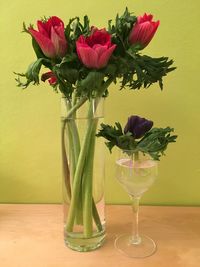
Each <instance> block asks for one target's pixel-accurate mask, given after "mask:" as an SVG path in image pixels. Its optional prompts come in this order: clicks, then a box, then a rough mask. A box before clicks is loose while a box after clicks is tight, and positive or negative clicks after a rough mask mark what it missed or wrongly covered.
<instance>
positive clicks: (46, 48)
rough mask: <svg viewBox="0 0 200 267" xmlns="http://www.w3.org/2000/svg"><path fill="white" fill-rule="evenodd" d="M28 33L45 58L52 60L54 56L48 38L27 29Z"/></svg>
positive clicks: (53, 50) (52, 47) (54, 52)
mask: <svg viewBox="0 0 200 267" xmlns="http://www.w3.org/2000/svg"><path fill="white" fill-rule="evenodd" d="M28 31H29V32H30V34H31V35H32V36H33V37H34V39H35V40H36V42H37V43H38V45H39V46H40V48H41V49H42V52H43V53H44V54H45V56H47V57H50V58H54V57H55V56H56V51H55V48H54V45H53V43H52V42H51V40H50V39H49V38H47V37H46V36H44V35H43V34H41V33H39V32H37V31H36V30H34V29H31V28H29V29H28Z"/></svg>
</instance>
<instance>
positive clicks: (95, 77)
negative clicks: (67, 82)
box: [77, 71, 104, 97]
mask: <svg viewBox="0 0 200 267" xmlns="http://www.w3.org/2000/svg"><path fill="white" fill-rule="evenodd" d="M103 79H104V74H103V73H101V72H98V71H90V72H89V73H88V75H87V76H86V78H84V79H81V80H79V81H78V83H77V91H78V94H80V95H83V94H85V95H87V96H88V97H92V96H95V95H96V94H98V90H99V91H100V88H101V87H102V85H103Z"/></svg>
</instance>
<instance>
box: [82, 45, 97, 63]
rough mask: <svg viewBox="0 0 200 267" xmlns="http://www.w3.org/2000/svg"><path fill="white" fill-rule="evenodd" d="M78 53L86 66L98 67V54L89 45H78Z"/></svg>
mask: <svg viewBox="0 0 200 267" xmlns="http://www.w3.org/2000/svg"><path fill="white" fill-rule="evenodd" d="M78 55H79V58H80V59H81V61H82V63H83V64H84V65H85V66H86V67H88V68H98V55H97V53H96V52H95V50H93V49H92V48H91V47H81V46H79V48H78Z"/></svg>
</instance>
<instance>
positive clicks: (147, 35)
mask: <svg viewBox="0 0 200 267" xmlns="http://www.w3.org/2000/svg"><path fill="white" fill-rule="evenodd" d="M152 19H153V15H151V14H149V15H147V14H146V13H144V15H143V16H139V17H138V18H137V22H136V24H135V25H134V26H133V28H132V30H131V33H130V35H129V41H130V43H131V44H139V45H141V47H142V48H144V47H145V46H147V45H148V44H149V42H150V41H151V39H152V38H153V36H154V34H155V32H156V30H157V28H158V26H159V24H160V21H159V20H158V21H156V22H155V21H152Z"/></svg>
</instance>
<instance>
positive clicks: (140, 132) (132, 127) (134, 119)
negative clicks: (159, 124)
mask: <svg viewBox="0 0 200 267" xmlns="http://www.w3.org/2000/svg"><path fill="white" fill-rule="evenodd" d="M152 126H153V121H150V120H147V119H145V118H141V117H139V116H135V115H132V116H130V117H129V118H128V121H127V124H126V126H125V128H124V133H125V134H126V133H128V132H130V133H131V134H132V135H133V136H134V137H135V139H138V138H141V137H142V136H144V135H145V133H146V132H148V131H149V130H150V129H151V128H152Z"/></svg>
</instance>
